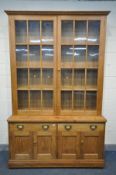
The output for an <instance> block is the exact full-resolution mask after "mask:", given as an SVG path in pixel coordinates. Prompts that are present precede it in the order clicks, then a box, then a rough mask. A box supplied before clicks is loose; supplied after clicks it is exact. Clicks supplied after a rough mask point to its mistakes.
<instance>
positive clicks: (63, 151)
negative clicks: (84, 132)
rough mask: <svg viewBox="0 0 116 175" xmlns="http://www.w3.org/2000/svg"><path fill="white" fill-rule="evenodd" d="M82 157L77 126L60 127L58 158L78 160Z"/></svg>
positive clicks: (65, 125) (63, 125)
mask: <svg viewBox="0 0 116 175" xmlns="http://www.w3.org/2000/svg"><path fill="white" fill-rule="evenodd" d="M79 157H80V133H79V132H77V131H76V125H73V124H60V125H58V158H59V159H77V158H79Z"/></svg>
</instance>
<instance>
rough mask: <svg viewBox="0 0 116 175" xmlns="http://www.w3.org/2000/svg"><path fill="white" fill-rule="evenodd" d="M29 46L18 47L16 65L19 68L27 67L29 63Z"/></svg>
mask: <svg viewBox="0 0 116 175" xmlns="http://www.w3.org/2000/svg"><path fill="white" fill-rule="evenodd" d="M27 51H28V50H27V46H16V63H17V67H25V66H27V65H28V62H27Z"/></svg>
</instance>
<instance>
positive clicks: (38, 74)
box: [6, 11, 109, 168]
mask: <svg viewBox="0 0 116 175" xmlns="http://www.w3.org/2000/svg"><path fill="white" fill-rule="evenodd" d="M6 13H7V14H8V16H9V30H10V55H11V56H10V57H11V77H12V110H13V114H12V116H11V117H10V118H8V126H9V167H10V168H14V167H103V166H104V156H103V154H104V133H105V122H106V119H105V118H104V117H103V116H102V115H101V110H102V91H103V69H104V51H105V33H106V32H105V31H106V16H107V15H108V13H109V12H108V11H95V12H91V11H90V12H89V11H88V12H86V11H85V12H75V11H73V12H71V11H70V12H63V11H61V12H58V11H56V12H55V11H54V12H52V11H51V12H47V11H46V12H43V11H40V12H37V11H36V12H34V11H6Z"/></svg>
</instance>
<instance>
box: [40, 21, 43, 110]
mask: <svg viewBox="0 0 116 175" xmlns="http://www.w3.org/2000/svg"><path fill="white" fill-rule="evenodd" d="M42 70H43V65H42V20H40V90H41V91H40V92H41V111H42V110H43V85H42V78H43V77H42Z"/></svg>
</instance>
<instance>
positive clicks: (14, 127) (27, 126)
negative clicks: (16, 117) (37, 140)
mask: <svg viewBox="0 0 116 175" xmlns="http://www.w3.org/2000/svg"><path fill="white" fill-rule="evenodd" d="M55 129H56V124H52V123H14V124H10V131H19V132H21V131H22V132H23V131H28V132H29V131H31V132H36V131H52V130H55Z"/></svg>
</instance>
